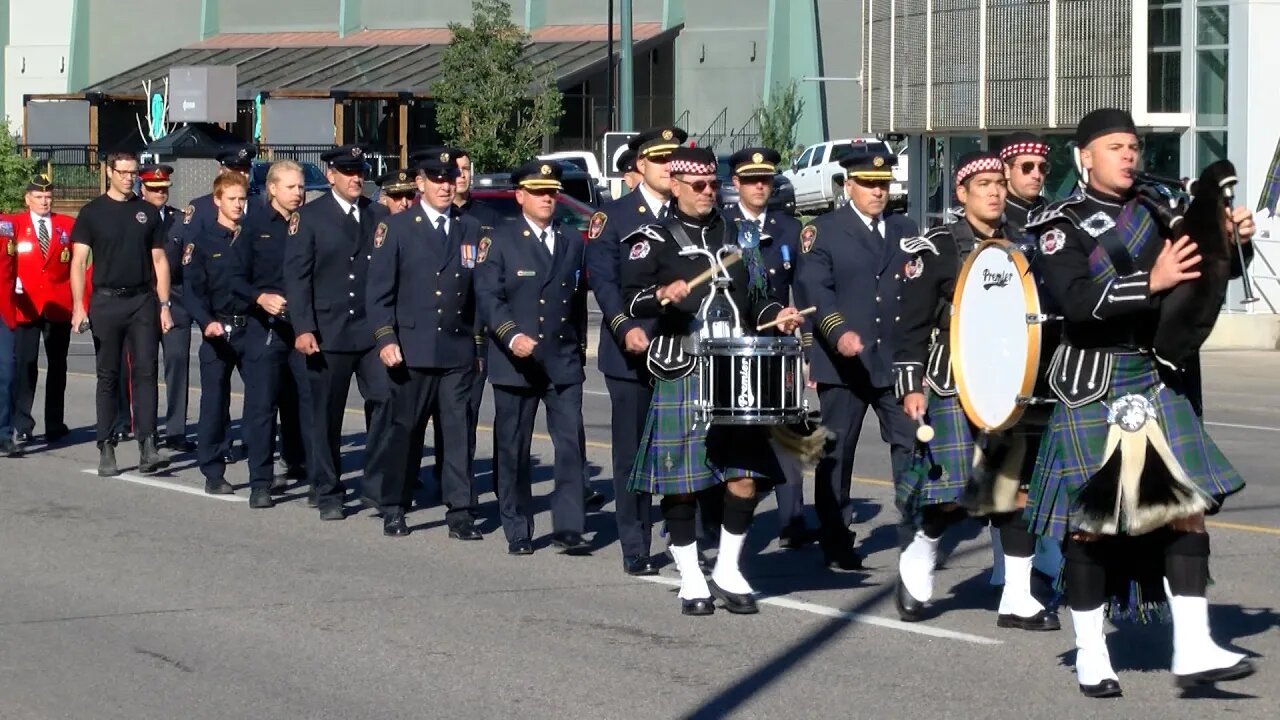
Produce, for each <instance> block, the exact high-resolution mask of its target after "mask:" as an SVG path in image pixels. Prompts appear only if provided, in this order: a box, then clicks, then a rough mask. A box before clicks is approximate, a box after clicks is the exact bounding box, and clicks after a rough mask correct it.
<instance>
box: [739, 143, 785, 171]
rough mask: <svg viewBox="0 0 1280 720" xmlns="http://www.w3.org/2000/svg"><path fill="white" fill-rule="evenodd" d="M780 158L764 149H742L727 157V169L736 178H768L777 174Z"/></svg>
mask: <svg viewBox="0 0 1280 720" xmlns="http://www.w3.org/2000/svg"><path fill="white" fill-rule="evenodd" d="M780 162H782V156H781V155H779V154H778V153H777V152H775V151H773V150H770V149H769V148H764V147H749V148H743V149H741V150H739V151H738V152H736V153H734V154H733V155H731V156H730V157H729V167H731V168H733V174H734V175H737V176H738V177H742V178H747V177H768V176H770V175H774V174H775V173H777V172H778V163H780Z"/></svg>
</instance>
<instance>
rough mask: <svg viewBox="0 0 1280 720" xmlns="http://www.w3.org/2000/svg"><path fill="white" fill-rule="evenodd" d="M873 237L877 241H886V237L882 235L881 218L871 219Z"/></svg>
mask: <svg viewBox="0 0 1280 720" xmlns="http://www.w3.org/2000/svg"><path fill="white" fill-rule="evenodd" d="M871 235H872V237H874V238H875V239H876V240H881V241H883V240H884V235H881V234H880V218H871Z"/></svg>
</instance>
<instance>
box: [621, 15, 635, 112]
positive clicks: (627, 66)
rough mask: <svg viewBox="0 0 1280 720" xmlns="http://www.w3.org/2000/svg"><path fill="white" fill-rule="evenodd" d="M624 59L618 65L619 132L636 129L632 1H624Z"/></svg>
mask: <svg viewBox="0 0 1280 720" xmlns="http://www.w3.org/2000/svg"><path fill="white" fill-rule="evenodd" d="M621 9H622V58H621V62H619V63H618V76H619V77H618V95H619V98H618V130H620V131H623V132H629V131H631V130H634V129H635V109H634V105H635V88H634V86H633V82H632V81H633V80H634V79H635V58H634V57H633V56H632V54H631V47H632V45H633V42H632V39H631V0H622V8H621Z"/></svg>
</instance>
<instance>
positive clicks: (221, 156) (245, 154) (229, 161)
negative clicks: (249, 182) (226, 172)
mask: <svg viewBox="0 0 1280 720" xmlns="http://www.w3.org/2000/svg"><path fill="white" fill-rule="evenodd" d="M257 156H258V151H257V150H256V149H254V147H253V146H252V145H241V146H240V147H235V148H229V149H227V150H223V151H222V152H220V153H218V162H219V163H221V164H222V166H223V167H228V168H235V169H248V168H249V167H251V166H252V165H253V159H254V158H255V157H257Z"/></svg>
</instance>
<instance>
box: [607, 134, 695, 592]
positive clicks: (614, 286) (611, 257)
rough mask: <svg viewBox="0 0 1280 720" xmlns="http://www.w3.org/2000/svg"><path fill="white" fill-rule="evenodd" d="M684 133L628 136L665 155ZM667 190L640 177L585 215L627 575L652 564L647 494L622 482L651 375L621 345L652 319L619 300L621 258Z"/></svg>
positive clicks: (646, 571)
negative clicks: (588, 220)
mask: <svg viewBox="0 0 1280 720" xmlns="http://www.w3.org/2000/svg"><path fill="white" fill-rule="evenodd" d="M688 137H689V136H688V133H686V132H685V131H684V130H681V129H680V128H677V127H661V128H654V129H652V130H648V131H646V132H643V133H640V134H639V135H636V136H635V137H633V138H632V139H631V141H630V142H629V143H628V144H627V147H628V150H629V151H630V152H631V153H632V157H633V161H632V162H633V163H634V157H636V156H639V157H643V158H645V159H646V160H651V161H653V162H665V161H666V158H667V156H669V155H670V154H671V151H672V150H674V149H676V148H677V147H679V146H680V145H681V144H682V143H684V141H685V140H686V139H688ZM667 205H668V198H666V197H663V196H662V195H659V194H658V193H656V192H654V191H653V190H651V189H649V188H647V187H645V186H644V185H639V186H637V187H636V189H635V190H634V191H633V192H631V193H630V194H628V195H625V196H623V197H621V198H619V199H617V200H614V201H611V202H609V203H606V204H605V205H604V206H602V207H601V208H600V211H599V212H597V213H595V214H594V215H592V216H591V223H590V225H589V227H588V230H587V236H588V242H587V249H586V263H587V280H588V282H589V283H590V285H591V292H592V293H594V294H595V297H596V304H598V305H599V306H600V312H601V314H602V316H603V319H602V322H601V326H600V340H599V348H598V350H597V353H596V363H597V365H598V367H599V368H600V372H601V373H602V374H603V375H604V379H605V386H606V387H607V388H608V391H609V403H610V405H611V406H612V408H613V422H612V424H611V426H610V441H611V442H610V445H611V446H612V449H613V453H612V462H613V494H614V519H615V521H616V522H617V526H618V540H619V543H620V544H621V546H622V565H623V570H624V571H625V572H627V573H628V574H632V575H652V574H655V573H656V572H657V570H656V569H655V568H654V567H653V564H652V563H651V562H650V560H649V553H650V544H651V543H652V540H653V502H652V498H651V497H650V496H649V494H648V493H636V492H633V491H631V490H629V489H628V484H629V482H630V478H631V466H632V463H633V462H635V457H636V450H637V449H639V446H640V436H641V434H642V433H643V432H644V423H645V417H646V415H647V414H648V412H649V403H650V401H651V400H652V398H653V377H652V376H651V375H650V374H649V371H648V369H646V368H645V356H644V354H643V353H641V354H636V353H632V352H628V351H627V350H626V336H627V333H629V332H631V331H632V330H635V329H640V330H642V331H644V333H645V336H646V337H648V338H649V339H650V340H652V339H653V331H654V328H655V327H656V325H657V323H656V321H655V320H653V319H637V318H633V317H630V316H629V315H628V314H627V310H626V305H625V304H624V303H623V301H622V281H621V272H622V264H623V263H624V262H626V258H627V252H628V248H627V247H626V245H625V244H624V240H626V239H627V238H628V237H630V236H631V234H632V233H634V232H635V231H636V230H639V229H640V228H641V227H643V226H645V225H649V224H652V223H654V222H657V221H658V220H660V219H662V218H664V217H666V215H667V213H668V212H669V211H668V208H667Z"/></svg>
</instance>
